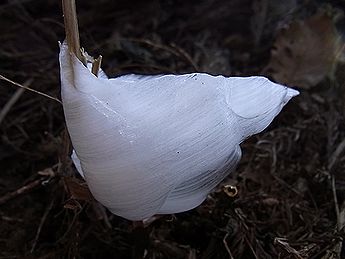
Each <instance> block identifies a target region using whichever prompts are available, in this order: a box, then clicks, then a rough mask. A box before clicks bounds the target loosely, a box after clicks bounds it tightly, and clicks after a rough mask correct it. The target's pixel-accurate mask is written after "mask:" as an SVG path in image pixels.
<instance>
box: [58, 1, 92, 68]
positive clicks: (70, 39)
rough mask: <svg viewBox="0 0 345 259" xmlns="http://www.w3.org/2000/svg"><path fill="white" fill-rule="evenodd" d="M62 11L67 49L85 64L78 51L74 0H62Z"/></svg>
mask: <svg viewBox="0 0 345 259" xmlns="http://www.w3.org/2000/svg"><path fill="white" fill-rule="evenodd" d="M62 12H63V17H64V22H65V32H66V40H67V45H68V49H69V50H70V52H72V53H74V54H75V55H76V56H77V58H78V59H79V60H80V61H81V62H83V64H84V65H86V59H85V57H84V56H83V55H82V53H81V51H80V40H79V29H78V20H77V10H76V5H75V0H62Z"/></svg>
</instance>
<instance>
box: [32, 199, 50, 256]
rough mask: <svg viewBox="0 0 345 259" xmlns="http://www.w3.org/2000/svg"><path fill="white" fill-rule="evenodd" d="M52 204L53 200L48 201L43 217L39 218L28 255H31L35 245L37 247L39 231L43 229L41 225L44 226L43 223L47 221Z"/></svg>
mask: <svg viewBox="0 0 345 259" xmlns="http://www.w3.org/2000/svg"><path fill="white" fill-rule="evenodd" d="M54 202H55V200H54V199H52V200H51V201H50V203H49V205H48V206H47V208H46V210H45V211H44V214H43V216H42V218H41V221H40V224H39V226H38V228H37V232H36V236H35V239H34V242H33V244H32V247H31V250H30V253H33V252H34V250H35V248H36V245H37V242H38V238H39V237H40V234H41V231H42V227H43V225H44V223H45V221H46V219H47V217H48V215H49V212H50V211H51V209H52V208H53V205H54Z"/></svg>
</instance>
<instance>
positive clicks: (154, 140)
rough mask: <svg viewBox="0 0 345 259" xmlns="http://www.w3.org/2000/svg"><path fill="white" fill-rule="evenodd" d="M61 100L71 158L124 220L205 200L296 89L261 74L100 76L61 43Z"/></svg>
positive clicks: (181, 208)
mask: <svg viewBox="0 0 345 259" xmlns="http://www.w3.org/2000/svg"><path fill="white" fill-rule="evenodd" d="M60 66H61V85H62V101H63V107H64V113H65V117H66V123H67V127H68V131H69V133H70V136H71V140H72V144H73V147H74V149H75V152H74V153H73V155H72V158H73V161H74V163H75V165H76V167H77V169H78V171H79V172H80V174H81V175H82V176H83V177H84V178H85V180H86V182H87V183H88V186H89V188H90V190H91V192H92V194H93V195H94V197H95V198H96V199H97V200H98V201H99V202H100V203H102V204H103V205H104V206H106V207H107V208H108V209H109V210H110V211H111V212H113V213H114V214H116V215H119V216H122V217H124V218H127V219H130V220H142V219H145V218H148V217H150V216H152V215H154V214H168V213H177V212H182V211H186V210H189V209H192V208H194V207H196V206H198V205H199V204H200V203H202V202H203V201H204V200H205V198H206V196H207V194H208V193H209V192H210V191H211V190H212V189H213V188H214V187H216V186H217V185H218V184H219V183H220V182H221V181H222V180H223V179H224V178H225V177H226V176H227V175H228V174H229V173H230V172H231V171H232V170H234V168H235V167H236V165H237V163H238V162H239V160H240V158H241V148H240V146H239V144H240V143H241V142H242V141H244V140H245V139H246V138H247V137H249V136H251V135H253V134H256V133H259V132H261V131H262V130H264V129H265V128H266V127H267V126H268V125H269V124H270V123H271V121H272V120H273V119H274V117H275V116H276V115H277V114H278V113H279V112H280V111H281V109H282V108H283V106H284V105H285V104H286V103H287V102H288V101H289V100H290V99H291V98H292V97H293V96H296V95H297V94H298V92H297V91H295V90H293V89H290V88H288V87H285V86H282V85H279V84H276V83H273V82H271V81H269V80H268V79H266V78H264V77H258V76H254V77H223V76H211V75H208V74H203V73H193V74H186V75H159V76H140V75H126V76H121V77H117V78H111V79H108V78H107V77H106V76H105V75H103V76H99V77H96V76H94V75H93V74H92V73H91V72H90V70H89V69H88V68H87V67H85V66H84V65H83V64H82V63H81V62H80V61H79V60H78V59H77V58H76V57H75V56H74V54H70V52H69V51H68V48H67V45H66V44H63V45H62V46H61V50H60Z"/></svg>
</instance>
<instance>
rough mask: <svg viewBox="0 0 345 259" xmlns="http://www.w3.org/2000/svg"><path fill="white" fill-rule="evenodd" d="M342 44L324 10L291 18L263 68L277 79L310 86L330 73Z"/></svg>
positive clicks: (333, 70) (290, 83)
mask: <svg viewBox="0 0 345 259" xmlns="http://www.w3.org/2000/svg"><path fill="white" fill-rule="evenodd" d="M343 44H344V43H343V42H342V40H341V37H340V35H339V34H338V32H337V30H336V28H335V25H334V22H333V20H332V18H331V17H330V16H328V15H327V14H317V15H314V16H312V17H310V18H308V19H307V20H305V21H296V22H293V23H291V24H290V25H289V27H288V28H285V29H283V30H281V31H280V33H279V34H278V36H277V38H276V41H275V43H274V48H273V50H272V53H271V59H270V61H269V64H268V65H267V67H266V68H265V69H264V72H265V73H267V74H270V75H271V76H272V77H273V78H274V79H275V80H276V81H278V82H279V83H283V84H288V85H290V86H298V87H301V88H305V89H309V88H311V87H313V86H315V85H317V84H318V83H320V82H321V80H323V79H324V78H325V77H326V76H331V75H333V73H334V72H335V67H336V64H337V61H338V59H339V58H338V57H339V56H340V55H339V54H340V52H341V51H342V48H343Z"/></svg>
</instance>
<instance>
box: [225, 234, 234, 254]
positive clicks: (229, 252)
mask: <svg viewBox="0 0 345 259" xmlns="http://www.w3.org/2000/svg"><path fill="white" fill-rule="evenodd" d="M228 236H229V234H228V233H226V235H225V236H224V238H223V244H224V247H225V249H226V251H227V252H228V255H229V258H230V259H234V256H233V255H232V253H231V250H230V247H229V245H228V242H227V241H226V239H227V238H228Z"/></svg>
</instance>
